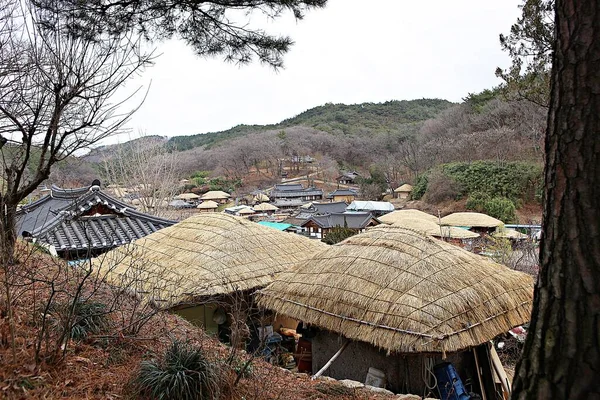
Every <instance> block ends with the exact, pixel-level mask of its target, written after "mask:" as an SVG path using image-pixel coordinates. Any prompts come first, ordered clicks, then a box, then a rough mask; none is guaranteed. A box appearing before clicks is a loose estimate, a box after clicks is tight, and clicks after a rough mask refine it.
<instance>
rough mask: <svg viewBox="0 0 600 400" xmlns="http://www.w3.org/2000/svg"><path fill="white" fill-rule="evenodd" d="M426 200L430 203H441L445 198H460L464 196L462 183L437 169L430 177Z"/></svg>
mask: <svg viewBox="0 0 600 400" xmlns="http://www.w3.org/2000/svg"><path fill="white" fill-rule="evenodd" d="M427 180H428V183H427V192H426V193H425V196H424V200H425V201H427V202H428V203H433V204H436V203H441V202H442V201H445V200H458V199H460V198H461V196H462V191H463V190H462V185H460V184H459V183H458V182H457V181H456V180H455V179H454V178H452V177H451V176H448V175H446V174H445V173H444V172H443V171H440V170H435V171H433V172H432V173H431V174H430V175H429V177H428V179H427Z"/></svg>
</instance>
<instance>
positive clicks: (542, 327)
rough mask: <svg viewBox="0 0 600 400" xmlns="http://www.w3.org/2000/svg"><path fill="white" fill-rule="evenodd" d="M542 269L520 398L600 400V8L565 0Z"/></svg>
mask: <svg viewBox="0 0 600 400" xmlns="http://www.w3.org/2000/svg"><path fill="white" fill-rule="evenodd" d="M556 34H557V36H556V37H557V41H556V48H555V53H554V60H553V68H552V93H551V101H550V113H549V116H548V130H547V134H546V169H545V181H546V185H545V188H546V189H545V203H544V222H543V233H542V235H543V238H542V243H541V250H540V251H541V269H540V275H539V281H538V284H537V287H536V291H535V300H534V306H533V316H532V321H531V322H532V323H531V327H530V332H529V335H528V337H527V342H526V344H525V349H524V353H523V358H522V359H521V361H520V362H519V364H518V365H517V372H516V376H515V381H514V392H513V399H600V4H599V3H598V0H579V1H577V0H557V2H556Z"/></svg>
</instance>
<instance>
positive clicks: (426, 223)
mask: <svg viewBox="0 0 600 400" xmlns="http://www.w3.org/2000/svg"><path fill="white" fill-rule="evenodd" d="M392 225H393V226H398V227H400V228H406V229H412V230H415V231H421V232H424V233H426V234H427V235H431V236H434V237H441V238H447V239H461V240H464V239H475V238H478V237H480V236H479V234H477V233H475V232H471V231H469V230H466V229H462V228H457V227H455V226H440V225H438V224H436V223H435V222H433V221H430V220H427V219H421V218H400V219H398V220H397V222H395V223H393V224H392Z"/></svg>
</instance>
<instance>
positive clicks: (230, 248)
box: [93, 213, 325, 308]
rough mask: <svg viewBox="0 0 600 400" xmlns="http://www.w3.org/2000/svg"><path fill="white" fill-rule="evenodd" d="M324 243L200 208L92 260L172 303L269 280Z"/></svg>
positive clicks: (119, 279) (110, 275) (114, 278)
mask: <svg viewBox="0 0 600 400" xmlns="http://www.w3.org/2000/svg"><path fill="white" fill-rule="evenodd" d="M324 246H325V245H324V244H323V243H320V242H319V241H315V240H310V239H308V238H306V237H303V236H302V235H293V234H289V233H285V232H279V231H277V230H276V229H272V228H268V227H265V226H261V225H259V224H257V223H254V222H251V221H248V220H246V219H244V218H241V217H235V216H231V215H227V214H223V213H200V214H197V215H194V216H192V217H190V218H188V219H186V220H184V221H182V222H179V223H177V224H175V225H173V226H171V227H169V228H165V229H163V230H161V231H158V232H156V233H154V234H152V235H148V236H146V237H145V238H143V239H140V240H137V241H136V242H134V243H132V244H131V245H129V246H126V247H120V248H117V249H115V250H112V251H110V252H108V253H106V254H104V255H102V256H100V257H97V258H95V259H94V260H93V263H94V265H97V266H99V268H100V272H99V273H100V274H103V275H104V274H105V275H106V277H107V280H108V281H109V282H110V283H112V284H115V285H119V286H120V285H123V286H127V287H132V288H134V289H136V290H137V291H139V292H140V293H141V294H142V295H143V294H147V295H148V296H149V297H151V298H152V300H154V301H155V302H157V303H158V305H159V306H160V307H161V308H169V307H172V306H174V305H177V304H182V303H193V302H194V301H196V300H198V299H201V298H204V297H207V296H214V295H220V294H227V293H233V292H238V291H244V290H249V289H254V288H258V287H263V286H266V285H267V284H269V283H270V282H272V280H273V277H274V276H275V274H277V273H280V272H282V271H285V270H287V269H288V268H291V267H293V266H294V265H296V264H297V263H298V262H299V261H301V260H302V259H304V258H306V257H308V256H309V255H310V254H314V253H315V252H318V251H319V249H321V248H322V247H324ZM131 281H134V282H135V285H131Z"/></svg>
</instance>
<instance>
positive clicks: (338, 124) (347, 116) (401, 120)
mask: <svg viewBox="0 0 600 400" xmlns="http://www.w3.org/2000/svg"><path fill="white" fill-rule="evenodd" d="M452 105H453V103H451V102H449V101H447V100H441V99H419V100H402V101H397V100H394V101H387V102H385V103H362V104H352V105H346V104H332V103H327V104H325V105H322V106H318V107H314V108H311V109H309V110H307V111H304V112H303V113H301V114H298V115H297V116H295V117H292V118H288V119H286V120H284V121H282V122H280V123H278V124H273V125H238V126H235V127H233V128H231V129H228V130H225V131H221V132H209V133H202V134H198V135H192V136H175V137H172V138H171V139H170V140H169V143H168V145H169V146H170V147H171V148H174V149H177V150H178V151H184V150H189V149H192V148H194V147H200V146H207V147H210V146H213V145H215V144H217V143H219V142H222V141H224V140H229V139H234V138H237V137H241V136H245V135H248V134H252V133H258V132H264V131H270V130H277V129H283V128H289V127H293V126H304V127H309V128H314V129H317V130H320V131H323V132H328V133H339V134H345V135H369V134H376V133H384V132H393V131H395V130H398V129H399V128H400V127H401V126H403V125H406V124H410V123H415V122H419V121H425V120H427V119H430V118H433V117H435V116H436V115H437V114H438V113H439V112H440V111H442V110H445V109H447V108H448V107H450V106H452Z"/></svg>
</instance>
